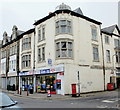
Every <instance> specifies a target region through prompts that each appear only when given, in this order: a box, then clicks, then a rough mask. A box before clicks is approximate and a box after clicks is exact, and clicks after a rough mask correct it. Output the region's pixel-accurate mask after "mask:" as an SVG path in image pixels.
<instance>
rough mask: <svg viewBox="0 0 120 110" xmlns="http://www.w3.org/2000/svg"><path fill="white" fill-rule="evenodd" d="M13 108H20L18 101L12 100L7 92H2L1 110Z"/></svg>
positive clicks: (0, 99)
mask: <svg viewBox="0 0 120 110" xmlns="http://www.w3.org/2000/svg"><path fill="white" fill-rule="evenodd" d="M11 108H14V109H15V108H17V109H18V110H19V109H20V107H19V106H18V105H17V101H14V100H12V99H11V98H10V97H9V96H8V95H7V94H6V93H3V92H0V110H4V109H5V110H6V109H11ZM20 110H22V109H20Z"/></svg>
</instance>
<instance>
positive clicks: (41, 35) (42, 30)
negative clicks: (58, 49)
mask: <svg viewBox="0 0 120 110" xmlns="http://www.w3.org/2000/svg"><path fill="white" fill-rule="evenodd" d="M41 40H45V26H41V27H40V28H38V42H39V41H41Z"/></svg>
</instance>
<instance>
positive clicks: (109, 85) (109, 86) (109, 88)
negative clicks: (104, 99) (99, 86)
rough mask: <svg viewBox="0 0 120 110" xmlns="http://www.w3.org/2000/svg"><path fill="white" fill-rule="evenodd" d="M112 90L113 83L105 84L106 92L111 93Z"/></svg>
mask: <svg viewBox="0 0 120 110" xmlns="http://www.w3.org/2000/svg"><path fill="white" fill-rule="evenodd" d="M113 89H114V84H113V83H108V84H107V90H109V91H111V90H113Z"/></svg>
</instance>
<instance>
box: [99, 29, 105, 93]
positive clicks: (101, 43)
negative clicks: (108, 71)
mask: <svg viewBox="0 0 120 110" xmlns="http://www.w3.org/2000/svg"><path fill="white" fill-rule="evenodd" d="M100 29H101V28H100ZM100 33H101V44H102V55H103V56H102V57H103V81H104V91H105V60H104V47H103V38H102V32H100Z"/></svg>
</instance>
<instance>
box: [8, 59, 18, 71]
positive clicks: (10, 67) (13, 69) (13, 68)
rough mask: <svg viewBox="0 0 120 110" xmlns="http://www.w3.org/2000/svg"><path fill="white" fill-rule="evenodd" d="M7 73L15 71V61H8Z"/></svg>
mask: <svg viewBox="0 0 120 110" xmlns="http://www.w3.org/2000/svg"><path fill="white" fill-rule="evenodd" d="M9 71H16V60H10V61H9Z"/></svg>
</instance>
